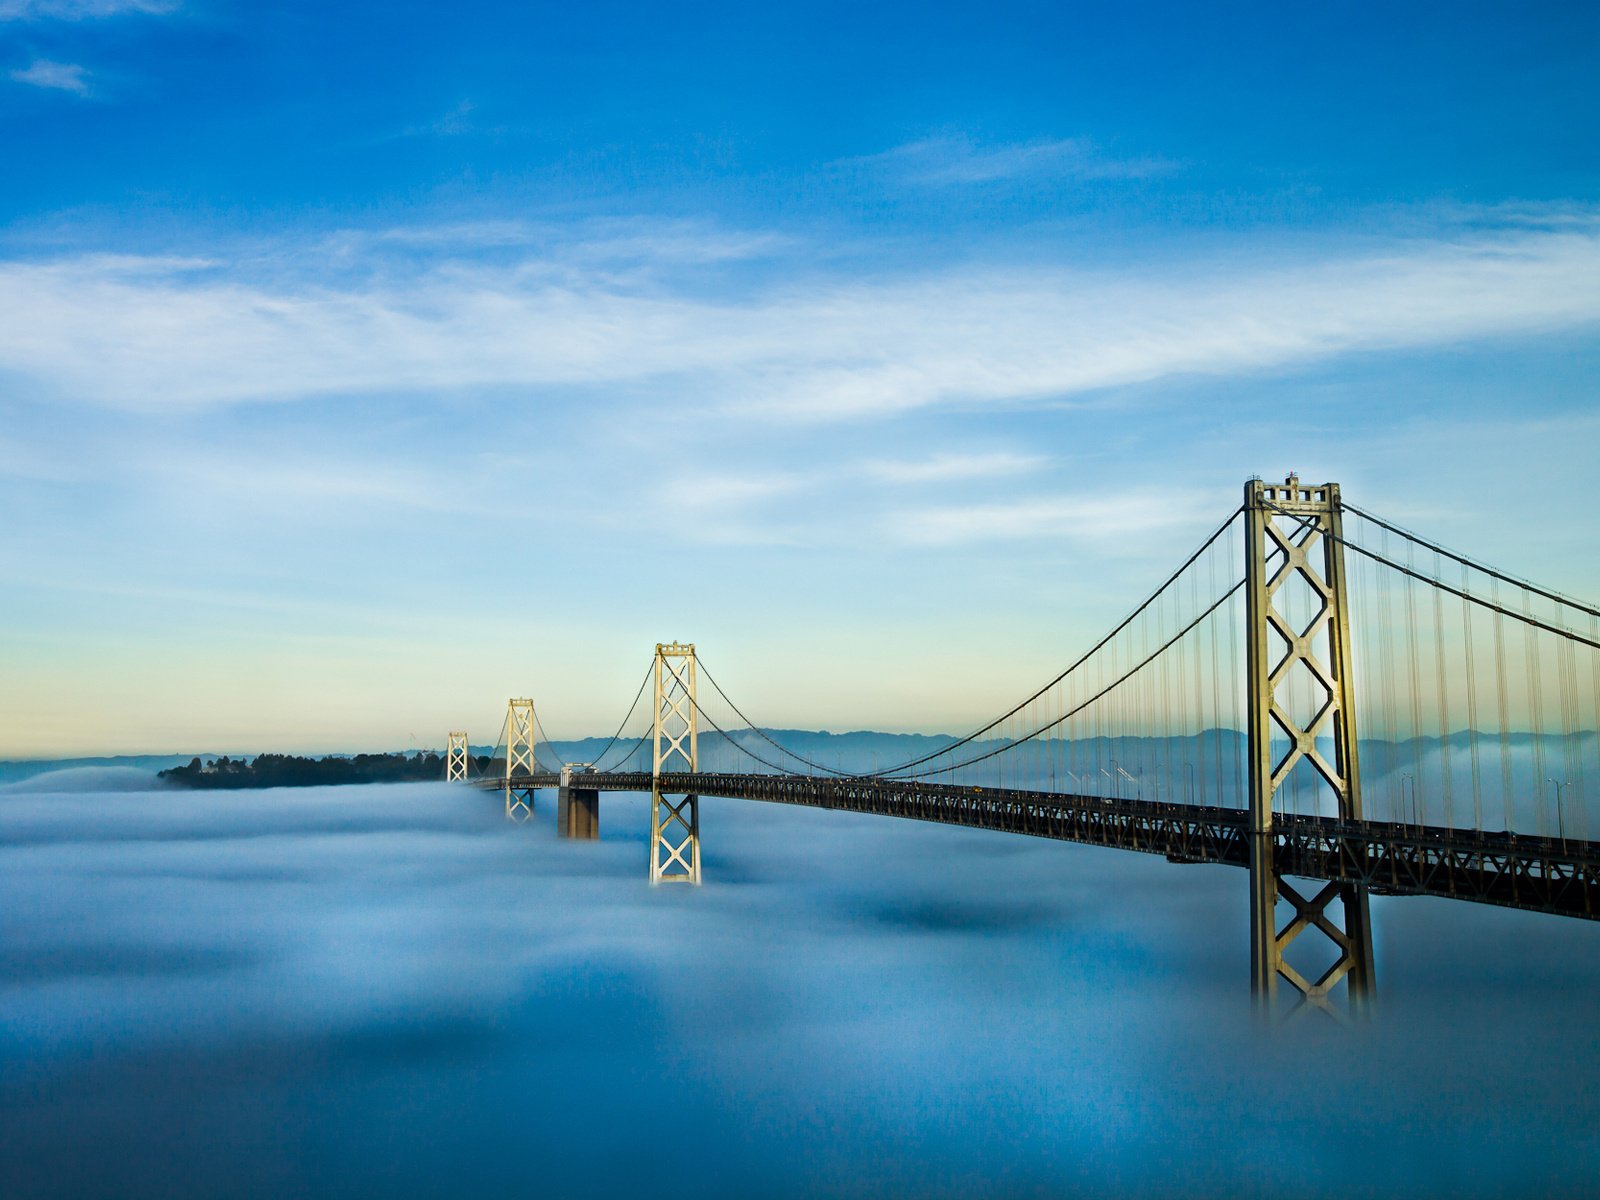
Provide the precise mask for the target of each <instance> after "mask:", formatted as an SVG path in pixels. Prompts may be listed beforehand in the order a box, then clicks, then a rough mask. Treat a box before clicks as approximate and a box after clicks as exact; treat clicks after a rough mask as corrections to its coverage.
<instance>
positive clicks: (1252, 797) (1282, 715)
mask: <svg viewBox="0 0 1600 1200" xmlns="http://www.w3.org/2000/svg"><path fill="white" fill-rule="evenodd" d="M1244 509H1245V529H1246V538H1245V593H1246V599H1245V611H1246V619H1245V626H1246V640H1245V645H1246V661H1245V690H1246V696H1247V709H1248V717H1249V720H1248V726H1249V730H1248V741H1249V749H1248V756H1249V766H1250V775H1249V780H1250V782H1249V806H1250V818H1249V826H1248V828H1249V836H1250V982H1251V990H1252V991H1253V992H1254V993H1255V995H1256V997H1257V999H1258V1001H1259V1002H1260V1003H1261V1004H1262V1005H1263V1007H1266V1008H1268V1009H1270V1008H1271V1007H1272V1006H1273V1004H1274V1001H1275V998H1276V994H1277V986H1278V980H1279V979H1280V978H1283V979H1287V980H1288V981H1289V982H1290V983H1291V984H1292V985H1293V986H1294V987H1295V988H1296V989H1298V990H1299V991H1300V992H1301V993H1302V994H1303V995H1304V996H1305V998H1306V1001H1307V1002H1308V1003H1311V1004H1314V1005H1317V1006H1319V1007H1328V1003H1329V993H1330V992H1332V990H1333V989H1334V987H1335V986H1337V984H1338V983H1339V981H1340V980H1341V979H1343V980H1345V981H1346V987H1347V989H1348V990H1347V995H1348V998H1349V1003H1350V1007H1351V1009H1352V1010H1353V1011H1359V1010H1360V1009H1361V1008H1363V1007H1364V1006H1365V1005H1366V1003H1367V1001H1368V999H1369V997H1370V996H1371V994H1372V989H1373V965H1372V922H1371V917H1370V915H1369V912H1368V907H1367V891H1366V888H1365V887H1364V886H1362V885H1360V884H1353V883H1338V882H1330V883H1328V884H1326V885H1324V886H1323V887H1322V888H1321V889H1320V890H1318V891H1317V892H1316V894H1315V895H1312V896H1310V897H1309V898H1308V897H1307V896H1303V895H1301V892H1300V890H1299V889H1297V888H1295V887H1294V886H1292V885H1291V884H1289V883H1288V882H1286V881H1285V880H1284V878H1283V877H1282V876H1281V875H1280V874H1279V873H1278V872H1277V871H1276V870H1275V869H1274V865H1273V806H1274V801H1275V799H1276V798H1277V796H1278V795H1279V791H1280V789H1281V788H1283V786H1284V784H1285V783H1286V782H1287V781H1288V780H1289V777H1290V774H1291V773H1292V772H1295V771H1296V770H1297V769H1298V770H1299V771H1300V776H1301V778H1302V779H1304V778H1305V777H1306V770H1305V767H1306V765H1307V764H1309V767H1310V770H1311V771H1313V772H1314V773H1315V778H1316V779H1318V780H1320V782H1321V783H1322V784H1323V785H1325V792H1324V794H1325V795H1328V794H1331V802H1332V803H1331V806H1332V807H1334V808H1336V812H1334V813H1328V814H1325V815H1330V816H1335V815H1336V816H1337V817H1339V818H1340V819H1342V820H1360V819H1361V770H1360V764H1359V762H1358V759H1357V753H1356V717H1355V686H1354V680H1353V679H1352V675H1351V654H1350V606H1349V597H1348V595H1347V591H1346V586H1345V570H1344V548H1343V536H1344V535H1343V529H1342V525H1341V522H1340V510H1339V485H1338V484H1336V483H1324V484H1317V485H1314V486H1312V485H1306V484H1302V483H1301V482H1300V480H1299V479H1298V477H1296V476H1294V475H1290V476H1289V477H1288V479H1287V480H1285V481H1284V482H1283V483H1281V484H1270V483H1263V482H1261V481H1260V480H1259V479H1254V480H1251V481H1250V482H1248V483H1246V484H1245V489H1244ZM1275 742H1276V743H1277V744H1278V745H1279V746H1283V747H1284V749H1283V750H1282V752H1281V754H1278V753H1275V747H1274V743H1275ZM1335 898H1337V899H1338V900H1339V901H1340V904H1339V908H1340V910H1341V911H1340V912H1339V913H1338V914H1335V912H1334V911H1333V910H1332V909H1331V908H1330V905H1331V904H1332V902H1333V900H1334V899H1335ZM1280 899H1283V900H1287V901H1289V903H1290V904H1291V905H1292V906H1293V908H1294V915H1293V917H1292V918H1291V919H1290V921H1289V923H1288V924H1287V925H1285V926H1284V927H1283V928H1282V929H1280V928H1279V927H1278V923H1277V906H1278V901H1279V900H1280ZM1336 916H1337V918H1339V919H1336ZM1313 930H1314V931H1316V933H1317V934H1319V935H1321V937H1322V938H1323V939H1325V940H1326V941H1327V942H1328V943H1331V948H1332V950H1333V952H1334V958H1333V961H1332V963H1331V964H1330V965H1329V966H1328V967H1327V968H1326V970H1324V971H1322V973H1321V974H1320V975H1318V976H1317V978H1316V979H1314V980H1311V979H1307V978H1305V976H1303V975H1302V974H1301V973H1300V972H1299V971H1297V970H1296V969H1295V968H1294V967H1293V966H1292V965H1290V963H1289V962H1288V961H1287V959H1286V958H1285V953H1286V952H1287V951H1288V949H1289V946H1290V944H1291V943H1293V942H1294V941H1295V940H1296V939H1297V938H1299V937H1300V936H1301V935H1302V934H1306V933H1310V932H1312V931H1313Z"/></svg>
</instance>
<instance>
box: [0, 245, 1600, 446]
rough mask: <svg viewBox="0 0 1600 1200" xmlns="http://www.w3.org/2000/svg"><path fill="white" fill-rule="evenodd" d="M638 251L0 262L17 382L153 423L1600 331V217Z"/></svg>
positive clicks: (954, 383)
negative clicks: (1346, 234)
mask: <svg viewBox="0 0 1600 1200" xmlns="http://www.w3.org/2000/svg"><path fill="white" fill-rule="evenodd" d="M634 236H635V237H636V238H637V239H638V245H637V246H636V247H635V249H634V250H633V251H620V250H618V249H617V248H616V247H612V249H611V251H609V252H608V253H607V254H606V255H603V256H602V257H603V258H604V259H605V261H603V262H593V263H586V262H585V260H584V255H583V252H582V250H581V248H571V247H568V248H566V249H564V250H562V251H561V253H560V254H559V256H556V257H552V256H551V255H549V254H543V253H540V252H538V251H530V252H529V253H528V254H526V255H522V254H514V255H512V256H511V257H510V258H509V259H507V260H504V261H496V262H493V263H484V262H481V261H477V260H461V259H456V258H452V257H451V256H450V255H449V254H448V253H444V252H441V253H439V254H432V255H430V256H429V257H428V259H427V260H426V261H424V262H422V263H413V262H408V261H401V262H399V263H396V262H393V261H391V260H390V259H388V258H386V257H384V256H383V254H382V253H381V251H378V250H373V249H371V247H370V246H369V247H368V248H367V250H366V251H357V252H356V263H355V266H354V267H353V268H351V269H343V268H341V271H340V273H339V274H338V275H337V276H329V275H328V274H326V273H319V271H318V269H317V265H316V264H314V263H308V262H305V261H302V260H299V259H293V260H292V261H291V264H290V266H289V267H287V268H282V269H278V270H275V271H274V272H272V273H270V274H264V273H257V274H255V275H252V273H251V271H250V269H248V268H236V267H232V266H228V265H224V264H225V263H226V261H227V256H226V254H224V253H219V254H218V255H217V256H216V261H215V262H214V263H212V262H207V261H204V260H177V259H170V258H161V259H158V258H148V259H142V258H137V257H127V256H120V257H119V256H71V257H63V258H57V259H49V260H30V261H11V262H3V263H0V368H5V369H9V370H11V371H14V372H18V373H20V374H22V375H24V376H27V377H31V378H33V379H34V380H36V381H37V382H38V383H39V384H41V385H43V386H45V387H47V388H49V389H51V390H52V391H53V392H54V393H56V394H57V395H60V396H67V397H73V398H77V399H80V400H83V401H88V402H93V403H100V404H108V405H113V406H119V407H124V408H130V409H138V410H151V409H161V408H167V407H175V406H176V407H192V406H197V405H198V406H203V405H217V404H233V403H240V402H247V401H248V402H254V401H268V400H285V399H299V398H304V397H307V396H315V395H336V394H341V393H344V394H352V393H373V392H383V391H410V392H422V391H435V392H437V391H454V390H460V389H470V388H474V387H490V386H505V385H521V386H536V387H569V386H570V387H583V388H588V389H599V391H601V392H602V393H609V394H611V395H612V396H613V397H615V398H617V399H619V400H625V399H626V398H627V397H629V396H634V395H638V394H642V393H643V392H644V391H645V390H646V389H648V394H650V395H651V396H652V397H653V398H654V399H655V402H656V403H667V402H670V403H671V404H674V405H678V406H680V407H684V406H686V407H688V408H693V409H697V410H700V411H721V412H724V413H732V414H742V415H744V416H747V417H759V418H764V419H780V420H788V421H793V420H805V421H827V420H842V419H859V418H863V417H883V416H889V415H893V414H897V413H906V412H911V411H914V410H918V409H923V408H927V407H930V406H936V405H958V406H968V407H971V406H993V405H1010V406H1020V405H1026V404H1030V403H1038V402H1041V401H1046V402H1060V401H1062V400H1070V399H1072V398H1074V397H1079V396H1084V395H1086V394H1088V393H1093V392H1096V391H1099V390H1102V389H1106V388H1113V387H1118V386H1124V385H1129V384H1141V383H1146V384H1147V383H1150V382H1152V381H1156V380H1160V379H1163V378H1170V377H1175V376H1182V375H1195V374H1199V375H1211V376H1229V375H1243V374H1249V373H1252V372H1259V371H1263V370H1274V369H1283V368H1289V367H1295V366H1298V365H1303V364H1309V363H1313V362H1318V361H1322V360H1326V359H1329V358H1332V357H1336V356H1341V355H1350V354H1361V353H1369V352H1373V351H1379V350H1389V349H1405V348H1426V347H1437V346H1442V345H1448V344H1451V343H1455V342H1459V341H1462V340H1464V339H1481V338H1486V337H1507V336H1526V335H1538V334H1544V333H1552V332H1558V331H1563V330H1570V329H1574V328H1579V327H1588V326H1593V325H1595V324H1596V323H1600V217H1597V216H1596V215H1594V214H1589V215H1588V217H1587V218H1586V219H1585V220H1583V221H1581V222H1577V223H1572V224H1560V225H1544V226H1539V227H1532V228H1529V227H1516V228H1508V229H1501V230H1478V231H1473V232H1471V233H1470V234H1468V233H1462V232H1461V231H1459V230H1445V231H1441V232H1440V233H1439V234H1437V235H1436V236H1433V237H1409V238H1406V239H1403V240H1398V241H1396V242H1394V243H1392V244H1390V245H1389V247H1388V248H1387V249H1386V250H1384V251H1383V252H1372V251H1368V252H1366V253H1359V254H1358V253H1351V252H1347V251H1346V252H1340V251H1336V250H1325V251H1323V252H1321V253H1320V254H1302V255H1300V256H1299V257H1294V258H1290V257H1284V256H1281V255H1280V256H1279V257H1277V258H1274V259H1271V260H1268V261H1256V262H1252V263H1248V264H1244V265H1240V264H1238V263H1236V262H1234V261H1231V260H1227V259H1217V260H1207V261H1199V262H1189V261H1171V262H1166V263H1162V264H1157V265H1155V266H1151V265H1149V264H1145V265H1143V266H1141V267H1139V268H1138V269H1136V270H1135V269H1129V270H1127V271H1111V270H1104V269H1102V270H1096V271H1092V272H1091V271H1081V270H1074V269H1071V268H1069V267H1043V266H1034V267H1025V268H1000V267H989V268H968V267H955V268H948V269H944V270H937V271H914V270H907V271H905V272H903V273H901V274H899V275H896V276H892V277H887V278H885V277H882V276H881V275H875V276H868V277H861V276H856V275H851V274H849V273H847V271H845V270H844V269H842V268H841V269H840V270H839V271H838V272H836V273H835V274H833V275H831V276H827V277H815V278H812V279H810V280H809V281H808V282H807V283H805V284H804V285H798V284H792V283H790V284H786V285H778V286H772V287H768V288H764V289H763V288H747V289H745V290H743V291H740V292H738V293H737V294H735V293H728V294H723V295H715V296H707V295H706V294H704V293H705V288H704V287H703V286H702V285H701V284H700V283H699V281H698V277H697V276H696V275H695V273H694V272H690V273H689V281H688V282H682V281H675V279H674V276H673V274H672V273H671V272H667V273H665V274H659V273H654V272H651V271H648V270H640V271H637V272H633V273H629V272H627V271H622V270H619V269H618V257H619V256H620V257H621V258H622V259H625V260H627V261H633V262H636V263H644V262H647V261H648V256H649V254H651V253H652V252H653V251H652V250H651V249H650V247H649V243H650V238H649V236H648V235H647V234H646V233H645V232H644V231H634ZM363 253H365V254H367V255H369V256H371V257H370V261H368V260H367V259H363V258H362V257H361V255H362V254H363ZM629 253H634V254H636V255H637V256H638V257H636V258H635V259H631V260H630V259H627V256H628V254H629ZM291 258H292V256H291Z"/></svg>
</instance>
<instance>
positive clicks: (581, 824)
mask: <svg viewBox="0 0 1600 1200" xmlns="http://www.w3.org/2000/svg"><path fill="white" fill-rule="evenodd" d="M577 767H578V768H580V769H575V767H574V765H573V764H569V765H567V766H564V767H562V768H561V790H560V791H559V792H557V793H556V830H557V832H558V833H559V834H560V835H561V836H562V837H565V838H575V839H577V840H578V841H585V842H592V841H598V840H599V838H600V790H599V789H598V788H586V787H584V786H583V785H582V780H583V772H582V770H581V767H582V764H577ZM574 776H577V781H576V782H575V781H574V778H573V777H574Z"/></svg>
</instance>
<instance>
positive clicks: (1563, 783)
mask: <svg viewBox="0 0 1600 1200" xmlns="http://www.w3.org/2000/svg"><path fill="white" fill-rule="evenodd" d="M1544 781H1545V782H1546V783H1553V784H1555V785H1556V832H1557V833H1558V834H1559V835H1560V837H1561V847H1562V849H1566V845H1567V819H1566V812H1565V810H1564V809H1563V807H1562V803H1561V794H1562V792H1564V791H1565V790H1566V789H1567V788H1569V787H1571V786H1572V785H1571V783H1570V782H1569V781H1568V780H1565V779H1556V778H1554V777H1552V776H1549V775H1546V776H1545V780H1544Z"/></svg>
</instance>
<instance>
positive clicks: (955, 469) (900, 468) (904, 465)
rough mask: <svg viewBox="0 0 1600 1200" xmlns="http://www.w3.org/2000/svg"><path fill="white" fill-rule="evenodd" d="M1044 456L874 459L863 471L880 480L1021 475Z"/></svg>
mask: <svg viewBox="0 0 1600 1200" xmlns="http://www.w3.org/2000/svg"><path fill="white" fill-rule="evenodd" d="M1044 464H1045V459H1044V458H1043V456H1041V455H1037V454H1007V453H1004V452H999V453H994V454H936V455H934V456H933V457H931V458H924V459H919V460H916V461H906V460H893V459H876V460H874V461H872V462H868V463H866V464H864V465H863V469H864V470H865V472H866V474H867V475H868V476H869V477H870V478H873V479H876V480H879V481H880V482H883V483H895V484H918V483H950V482H953V481H955V480H961V479H987V478H992V477H994V476H997V475H1003V476H1012V475H1025V474H1027V473H1028V472H1030V471H1037V470H1038V469H1039V468H1040V467H1042V466H1043V465H1044Z"/></svg>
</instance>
